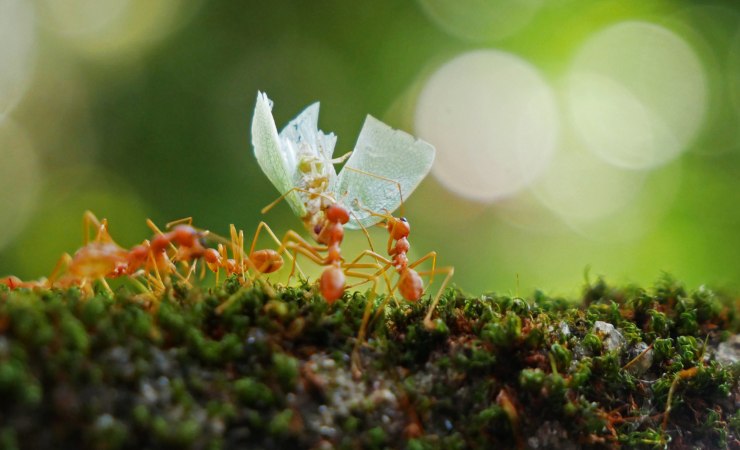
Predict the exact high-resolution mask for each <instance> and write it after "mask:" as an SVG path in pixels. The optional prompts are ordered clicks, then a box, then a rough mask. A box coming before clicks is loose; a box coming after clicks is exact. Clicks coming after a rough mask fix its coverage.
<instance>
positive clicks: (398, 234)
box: [388, 217, 411, 240]
mask: <svg viewBox="0 0 740 450" xmlns="http://www.w3.org/2000/svg"><path fill="white" fill-rule="evenodd" d="M388 231H390V233H391V236H393V239H395V240H399V239H403V238H406V237H408V235H409V233H410V232H411V225H410V224H409V222H408V220H406V218H405V217H401V218H400V219H396V218H395V217H391V218H390V219H389V220H388Z"/></svg>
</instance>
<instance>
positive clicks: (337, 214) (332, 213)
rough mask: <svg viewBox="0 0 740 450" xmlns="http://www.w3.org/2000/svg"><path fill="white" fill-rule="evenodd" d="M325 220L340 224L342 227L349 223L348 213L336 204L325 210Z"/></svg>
mask: <svg viewBox="0 0 740 450" xmlns="http://www.w3.org/2000/svg"><path fill="white" fill-rule="evenodd" d="M326 219H327V220H328V221H329V222H333V223H341V224H342V225H344V224H345V223H347V222H349V211H347V210H346V209H345V208H344V207H342V206H339V205H337V204H333V205H329V207H327V208H326Z"/></svg>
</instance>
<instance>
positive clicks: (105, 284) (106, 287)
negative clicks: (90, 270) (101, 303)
mask: <svg viewBox="0 0 740 450" xmlns="http://www.w3.org/2000/svg"><path fill="white" fill-rule="evenodd" d="M98 281H100V283H102V284H103V287H104V288H105V290H106V291H107V292H108V293H109V294H111V295H113V289H111V288H110V285H109V284H108V282H107V281H105V277H100V278H98Z"/></svg>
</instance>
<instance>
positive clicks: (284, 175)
mask: <svg viewBox="0 0 740 450" xmlns="http://www.w3.org/2000/svg"><path fill="white" fill-rule="evenodd" d="M252 145H253V146H254V156H255V157H256V158H257V163H258V164H259V166H260V168H261V169H262V171H263V172H264V173H265V175H267V178H268V179H269V180H270V182H271V183H272V184H273V185H274V186H275V188H277V190H278V192H280V194H281V195H282V194H285V193H286V192H288V191H290V190H291V189H292V188H293V187H294V186H295V184H294V182H293V178H294V174H295V173H296V172H297V156H296V154H295V149H294V148H293V147H291V146H287V145H284V142H281V138H280V136H279V135H278V132H277V127H276V126H275V120H274V119H273V117H272V102H271V101H270V99H268V98H267V95H266V94H264V93H262V92H258V93H257V104H256V106H255V108H254V116H253V118H252ZM285 200H286V201H287V202H288V204H289V205H290V207H291V209H292V210H293V212H294V213H295V214H296V215H297V216H298V217H303V216H304V215H305V214H306V206H305V204H304V203H303V200H302V199H301V198H300V197H299V196H298V194H297V193H296V192H291V193H290V194H288V196H287V197H286V199H285Z"/></svg>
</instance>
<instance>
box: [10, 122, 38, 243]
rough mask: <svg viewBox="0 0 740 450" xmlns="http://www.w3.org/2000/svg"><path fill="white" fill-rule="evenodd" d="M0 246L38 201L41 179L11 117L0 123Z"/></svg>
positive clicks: (29, 146)
mask: <svg viewBox="0 0 740 450" xmlns="http://www.w3.org/2000/svg"><path fill="white" fill-rule="evenodd" d="M0 161H2V164H0V230H2V233H0V249H2V248H3V247H5V246H7V245H8V244H9V243H11V242H12V241H13V240H14V239H15V237H16V235H17V234H18V233H19V232H20V231H22V230H23V228H24V226H25V225H26V223H27V222H28V219H29V217H30V216H31V214H32V213H33V211H34V209H35V207H36V203H37V200H38V194H39V191H40V183H41V179H42V178H43V176H42V173H41V167H40V164H39V161H38V158H37V156H36V152H35V150H34V148H33V145H32V143H31V140H30V139H29V138H28V136H27V135H26V132H25V131H24V130H23V129H22V128H20V127H19V126H18V125H15V124H14V123H13V122H12V121H11V120H5V121H3V122H2V123H0Z"/></svg>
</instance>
